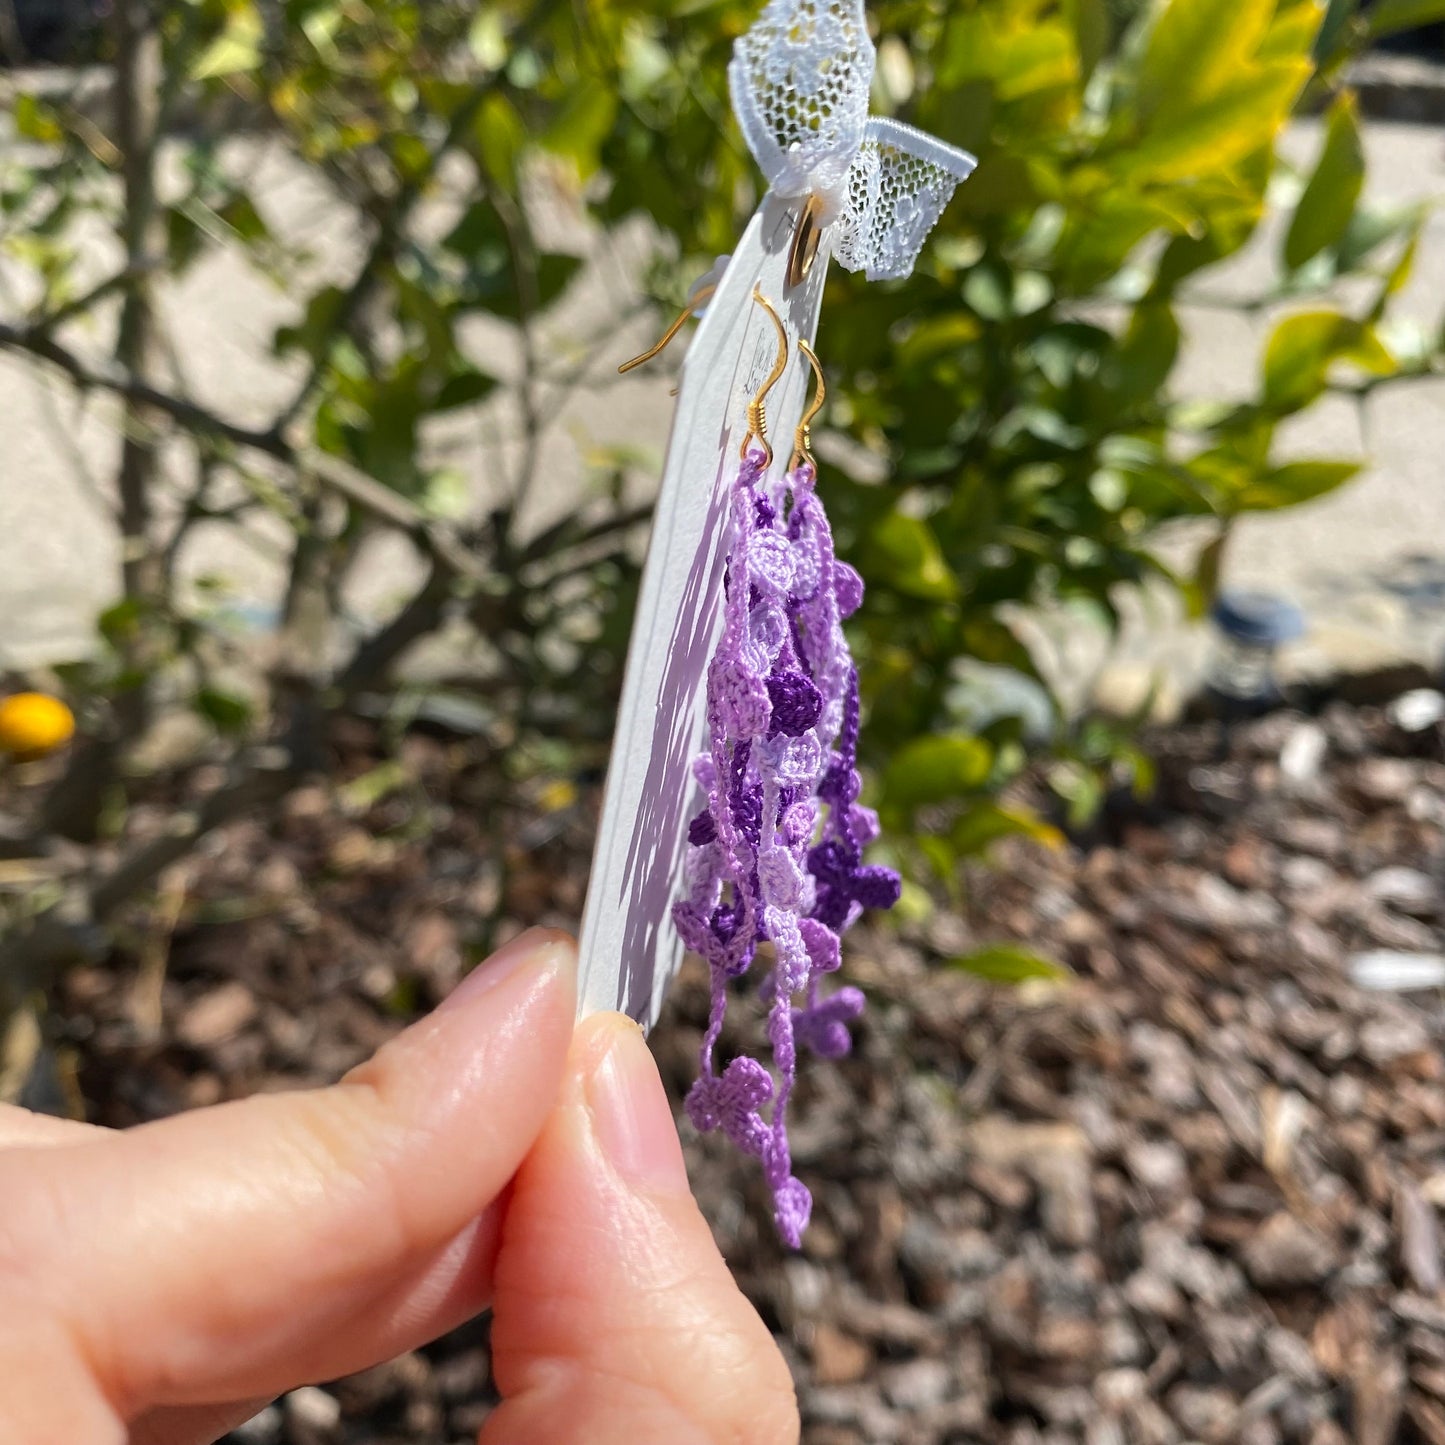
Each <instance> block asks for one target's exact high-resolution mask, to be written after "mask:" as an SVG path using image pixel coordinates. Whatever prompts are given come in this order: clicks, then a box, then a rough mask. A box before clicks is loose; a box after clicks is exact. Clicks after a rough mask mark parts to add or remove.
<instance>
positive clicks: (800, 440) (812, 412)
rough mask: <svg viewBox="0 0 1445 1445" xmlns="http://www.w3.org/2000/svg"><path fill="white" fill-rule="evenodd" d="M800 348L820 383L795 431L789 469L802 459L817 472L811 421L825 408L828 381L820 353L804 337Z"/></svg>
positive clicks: (799, 339) (800, 339)
mask: <svg viewBox="0 0 1445 1445" xmlns="http://www.w3.org/2000/svg"><path fill="white" fill-rule="evenodd" d="M798 350H799V351H801V352H802V353H803V355H804V356H806V357H807V358H808V365H809V366H811V367H812V368H813V379H814V380H815V381H816V382H817V383H818V386H817V390H816V391H814V392H813V400H812V403H811V405H810V406H809V407H808V409H807V411H805V412H804V413H803V419H802V421H800V422H799V423H798V426H797V430H796V431H794V432H793V456H792V460H791V461H790V462H789V463H788V470H789V471H790V472H791V471H795V470H796V469H797V466H798V463H799V462H800V461H805V462H807V464H808V465H809V466H810V467H812V469H813V470H814V471H815V472H816V471H817V470H818V462H817V459H816V458H815V457H814V456H813V433H812V430H811V423H812V420H813V418H814V417H815V416H817V415H818V413H819V412H820V411H822V410H823V403H824V401H826V400H827V397H828V383H827V382H826V381H824V380H823V368H822V366H821V365H820V364H819V362H818V354H817V352H815V351H814V350H813V348H812V347H811V346H809V345H808V343H807V342H806V341H804V340H803V339H802V337H799V338H798Z"/></svg>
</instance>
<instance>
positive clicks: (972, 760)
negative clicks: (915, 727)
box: [883, 733, 993, 813]
mask: <svg viewBox="0 0 1445 1445" xmlns="http://www.w3.org/2000/svg"><path fill="white" fill-rule="evenodd" d="M992 766H993V749H992V748H990V747H989V745H988V744H987V743H986V742H984V741H983V739H982V738H976V737H973V736H971V735H970V734H968V733H940V734H935V735H934V736H931V737H922V738H915V739H914V740H913V741H912V742H910V743H909V744H908V745H907V746H906V747H904V748H903V749H902V751H900V752H899V753H897V754H896V755H895V756H894V758H893V760H892V761H891V762H890V763H889V764H888V766H887V767H886V768H885V769H884V771H883V798H884V801H885V803H886V805H887V806H888V808H889V810H890V811H895V812H898V811H901V812H904V813H907V812H910V811H911V810H912V809H914V808H917V807H920V806H922V805H924V804H927V803H946V802H948V801H949V800H950V799H953V798H957V797H960V796H962V795H963V794H965V793H971V792H973V791H974V790H975V789H977V788H979V787H980V786H982V784H983V783H984V781H985V780H986V779H987V777H988V775H989V770H990V769H991V768H992Z"/></svg>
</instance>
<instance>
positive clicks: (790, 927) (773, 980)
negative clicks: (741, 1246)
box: [673, 447, 899, 1248]
mask: <svg viewBox="0 0 1445 1445" xmlns="http://www.w3.org/2000/svg"><path fill="white" fill-rule="evenodd" d="M764 461H765V458H764V454H763V452H762V450H761V449H760V448H757V447H754V448H753V449H751V450H750V451H749V453H748V455H747V457H746V459H745V460H744V462H743V465H742V468H741V470H740V473H739V476H738V480H737V484H736V487H735V490H734V493H733V505H732V509H731V515H730V518H729V527H730V529H731V532H730V545H729V551H728V562H727V572H726V586H725V591H724V597H725V600H724V608H723V633H722V638H721V640H720V641H719V643H718V646H717V651H716V653H715V654H714V656H713V660H712V663H711V666H710V667H709V669H708V679H707V719H708V751H707V752H706V753H704V754H703V755H702V756H701V757H700V758H699V759H698V760H697V762H696V764H695V765H694V771H695V772H696V774H697V778H698V781H699V783H700V784H701V785H702V787H703V789H704V790H705V791H706V793H707V807H706V809H704V811H702V812H701V813H699V814H698V815H697V816H696V817H695V818H693V820H692V822H691V824H690V825H689V827H688V843H689V845H690V847H689V851H688V857H687V864H686V869H687V886H686V897H685V898H683V899H681V900H680V901H679V902H678V903H677V904H675V905H674V908H673V918H674V920H675V922H676V925H677V930H678V933H679V934H680V936H681V937H682V940H683V942H684V943H685V944H686V945H687V947H688V948H690V949H693V950H694V951H695V952H697V953H699V954H701V955H702V957H703V958H705V959H706V960H707V962H708V964H709V965H710V967H711V970H712V1009H711V1013H710V1016H709V1020H708V1029H707V1033H706V1034H705V1036H704V1038H703V1046H702V1071H701V1075H700V1077H699V1078H698V1080H697V1082H696V1083H695V1084H694V1085H693V1087H692V1090H691V1091H690V1093H689V1094H688V1099H687V1109H688V1114H689V1116H690V1117H691V1119H692V1121H693V1123H694V1124H695V1125H696V1126H697V1127H698V1128H699V1129H722V1130H723V1131H724V1132H725V1133H726V1134H727V1135H728V1137H729V1138H730V1139H732V1140H733V1142H734V1143H735V1144H736V1145H737V1146H738V1147H739V1148H740V1149H743V1150H744V1151H745V1152H747V1153H749V1154H752V1155H754V1156H755V1157H756V1158H757V1159H759V1160H760V1161H761V1163H762V1167H763V1173H764V1176H765V1177H766V1179H767V1181H768V1185H769V1187H770V1188H771V1190H772V1192H773V1202H774V1218H775V1219H776V1221H777V1226H778V1232H779V1233H780V1234H781V1235H782V1237H783V1239H784V1240H785V1241H786V1242H787V1243H788V1244H790V1245H792V1246H793V1247H794V1248H796V1247H797V1245H798V1243H799V1241H800V1238H801V1235H802V1231H803V1229H804V1228H805V1227H806V1225H807V1222H808V1216H809V1214H810V1212H811V1210H812V1197H811V1196H810V1195H809V1193H808V1190H807V1189H806V1187H805V1186H804V1185H803V1184H802V1183H801V1181H799V1180H798V1179H796V1178H794V1177H793V1173H792V1155H791V1152H790V1150H789V1147H788V1135H787V1127H786V1123H787V1104H788V1096H789V1094H790V1093H791V1092H792V1087H793V1080H794V1077H795V1074H796V1071H797V1045H798V1044H799V1043H801V1044H802V1045H803V1046H804V1047H805V1048H807V1049H809V1050H810V1051H811V1052H813V1053H815V1054H818V1055H820V1056H821V1057H823V1058H830V1059H836V1058H841V1057H842V1056H843V1055H844V1054H846V1053H847V1052H848V1050H849V1048H850V1047H851V1042H852V1041H851V1037H850V1035H849V1031H848V1025H849V1024H850V1023H851V1022H852V1021H853V1020H854V1019H856V1018H857V1017H858V1015H859V1014H860V1013H861V1012H862V1009H863V995H862V994H861V993H860V992H859V991H858V990H857V989H856V988H843V989H839V990H838V991H837V992H836V993H834V994H832V995H831V996H825V995H823V994H821V993H820V989H819V985H820V981H821V980H822V978H823V977H824V976H825V975H826V974H829V973H833V972H835V971H836V970H837V968H838V965H839V961H840V958H841V953H840V948H839V935H840V934H842V933H843V931H844V930H845V929H847V928H848V927H849V926H850V925H851V924H852V923H853V922H854V921H855V920H856V919H857V917H858V915H859V914H860V913H861V912H862V911H863V909H864V908H888V907H890V906H891V905H892V904H893V903H895V902H897V899H898V888H899V880H898V875H897V874H896V873H894V872H893V871H892V870H891V869H888V868H880V867H877V866H876V865H870V864H867V863H864V862H863V855H862V850H863V848H864V846H865V845H866V844H867V843H868V842H870V841H871V840H872V839H873V838H874V837H876V836H877V832H878V823H877V819H876V817H875V816H874V815H873V814H872V813H871V812H870V811H869V810H868V809H867V808H863V807H861V806H859V804H858V792H859V787H860V781H859V777H858V771H857V751H858V675H857V672H856V670H855V669H854V667H853V661H852V658H851V656H850V655H849V652H848V644H847V642H846V640H845V639H844V637H843V632H842V628H841V626H840V625H839V624H840V622H841V619H842V618H843V617H846V616H847V615H848V614H849V613H851V612H853V611H854V610H855V609H856V608H857V607H858V605H859V603H860V602H861V601H862V597H863V584H862V582H861V580H860V579H859V577H858V574H857V573H856V572H855V571H854V570H853V569H852V568H851V567H849V566H848V565H847V564H846V563H842V562H839V561H838V560H837V559H836V558H835V557H834V555H833V540H832V534H831V532H830V531H829V528H828V519H827V517H826V516H825V515H824V512H823V506H822V503H821V502H820V501H819V499H818V497H817V495H816V494H815V493H814V491H813V484H814V480H815V479H814V475H813V469H812V467H811V466H808V465H804V466H801V467H799V468H798V469H797V470H796V471H793V472H789V473H788V474H787V475H786V476H785V477H782V478H777V479H772V480H769V479H768V478H767V477H766V476H765V475H764V471H765V467H764ZM765 942H766V943H770V944H771V945H772V952H773V959H774V963H773V967H772V970H771V972H770V973H769V974H768V976H767V977H766V978H765V979H763V980H762V982H761V984H760V986H759V996H760V997H761V998H762V1000H763V1002H764V1003H765V1004H766V1005H767V1007H768V1038H769V1042H770V1044H771V1046H772V1055H773V1063H774V1066H775V1069H776V1078H775V1077H774V1075H773V1074H772V1073H770V1072H769V1071H768V1070H767V1069H766V1068H765V1067H764V1066H763V1065H762V1064H761V1063H759V1062H758V1061H757V1060H755V1059H752V1058H748V1057H746V1056H741V1057H738V1058H735V1059H733V1060H731V1061H730V1062H729V1063H728V1064H727V1066H726V1067H725V1068H723V1069H722V1070H721V1071H720V1072H719V1070H718V1067H717V1061H716V1050H717V1042H718V1038H719V1035H720V1033H721V1031H722V1024H723V1018H724V1015H725V1014H726V1011H727V985H728V981H729V979H732V978H737V977H740V976H741V975H742V974H744V973H746V972H747V971H748V969H749V968H750V967H751V965H752V962H753V959H754V957H755V955H756V952H757V948H758V945H759V944H760V943H765ZM765 1108H766V1109H767V1110H768V1112H767V1113H764V1110H765Z"/></svg>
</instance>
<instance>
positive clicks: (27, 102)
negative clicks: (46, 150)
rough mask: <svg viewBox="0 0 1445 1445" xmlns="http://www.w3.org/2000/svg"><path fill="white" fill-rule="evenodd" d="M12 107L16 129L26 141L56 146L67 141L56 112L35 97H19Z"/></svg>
mask: <svg viewBox="0 0 1445 1445" xmlns="http://www.w3.org/2000/svg"><path fill="white" fill-rule="evenodd" d="M12 106H13V108H12V111H11V114H12V116H13V118H14V122H15V129H16V131H17V133H18V134H20V135H22V136H24V137H25V139H26V140H33V141H39V142H40V143H41V144H42V145H55V144H57V143H58V142H60V141H62V140H64V139H65V131H64V129H63V128H62V126H61V125H60V123H59V121H57V120H56V118H55V112H54V111H53V110H52V109H51V108H50V107H49V106H48V105H46V104H44V102H42V101H39V100H37V99H36V98H35V97H34V96H33V95H27V94H20V95H17V96H16V97H15V99H14V101H13V103H12Z"/></svg>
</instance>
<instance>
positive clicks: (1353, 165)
mask: <svg viewBox="0 0 1445 1445" xmlns="http://www.w3.org/2000/svg"><path fill="white" fill-rule="evenodd" d="M1364 181H1365V153H1364V150H1363V148H1362V147H1361V145H1360V131H1359V126H1358V124H1357V123H1356V116H1355V98H1354V96H1353V95H1352V94H1350V93H1349V92H1348V91H1346V92H1344V93H1343V94H1341V95H1340V96H1339V97H1338V98H1337V99H1336V100H1335V103H1334V104H1333V105H1332V106H1331V107H1330V116H1329V122H1328V124H1327V125H1326V128H1325V143H1324V148H1323V149H1322V150H1321V151H1320V158H1319V161H1318V162H1317V163H1316V165H1315V170H1314V174H1313V175H1312V176H1311V177H1310V179H1309V184H1308V185H1307V186H1306V187H1305V190H1304V194H1303V195H1302V196H1301V197H1300V199H1299V205H1297V206H1296V207H1295V212H1294V219H1293V220H1292V221H1291V222H1290V227H1289V231H1288V233H1287V234H1286V236H1285V240H1284V263H1285V265H1286V266H1287V267H1289V269H1290V270H1291V271H1297V270H1298V269H1299V268H1300V267H1301V266H1303V265H1304V264H1305V262H1306V261H1308V260H1310V259H1311V258H1312V257H1314V256H1318V255H1319V253H1320V252H1321V251H1323V250H1324V249H1325V248H1326V247H1327V246H1333V245H1335V244H1336V243H1337V242H1338V241H1339V240H1340V239H1341V237H1343V236H1344V234H1345V231H1346V229H1347V227H1348V226H1349V224H1350V218H1351V217H1352V216H1353V215H1354V213H1355V202H1356V201H1358V200H1359V198H1360V188H1361V187H1362V186H1363V185H1364Z"/></svg>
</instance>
